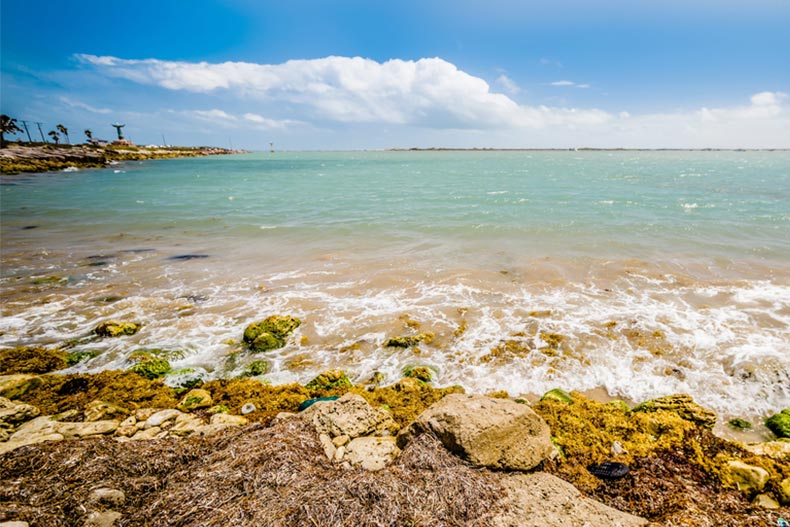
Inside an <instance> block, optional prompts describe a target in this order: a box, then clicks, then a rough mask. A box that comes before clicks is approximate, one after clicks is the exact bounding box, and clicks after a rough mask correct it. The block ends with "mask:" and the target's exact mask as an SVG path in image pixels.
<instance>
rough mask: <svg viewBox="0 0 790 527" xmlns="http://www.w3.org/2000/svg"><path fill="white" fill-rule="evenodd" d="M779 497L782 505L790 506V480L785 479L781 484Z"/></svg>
mask: <svg viewBox="0 0 790 527" xmlns="http://www.w3.org/2000/svg"><path fill="white" fill-rule="evenodd" d="M777 497H778V498H779V501H780V502H781V503H782V505H790V478H785V479H783V480H782V481H781V482H780V483H779V493H778V494H777Z"/></svg>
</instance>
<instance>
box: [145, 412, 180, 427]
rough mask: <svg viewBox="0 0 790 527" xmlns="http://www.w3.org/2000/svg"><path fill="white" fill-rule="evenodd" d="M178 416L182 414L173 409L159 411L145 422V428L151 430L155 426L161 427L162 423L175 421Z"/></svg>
mask: <svg viewBox="0 0 790 527" xmlns="http://www.w3.org/2000/svg"><path fill="white" fill-rule="evenodd" d="M179 415H182V412H180V411H178V410H175V409H173V408H169V409H167V410H161V411H159V412H156V413H155V414H153V415H152V416H151V417H149V418H148V419H146V420H145V428H151V427H155V426H158V427H161V426H162V425H163V424H164V423H166V422H167V421H171V420H173V419H175V418H176V417H178V416H179Z"/></svg>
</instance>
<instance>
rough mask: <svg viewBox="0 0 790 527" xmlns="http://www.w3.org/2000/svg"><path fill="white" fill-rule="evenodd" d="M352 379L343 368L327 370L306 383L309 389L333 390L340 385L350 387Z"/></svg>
mask: <svg viewBox="0 0 790 527" xmlns="http://www.w3.org/2000/svg"><path fill="white" fill-rule="evenodd" d="M350 386H351V381H349V380H348V376H346V373H345V372H344V371H342V370H327V371H325V372H322V373H321V374H319V375H318V377H316V378H315V379H313V380H312V381H310V382H308V383H307V384H305V388H307V389H308V390H332V389H334V388H340V387H350Z"/></svg>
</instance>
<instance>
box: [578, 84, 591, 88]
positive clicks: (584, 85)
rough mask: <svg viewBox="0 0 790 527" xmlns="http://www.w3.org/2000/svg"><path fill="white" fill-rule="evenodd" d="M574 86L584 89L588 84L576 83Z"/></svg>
mask: <svg viewBox="0 0 790 527" xmlns="http://www.w3.org/2000/svg"><path fill="white" fill-rule="evenodd" d="M576 87H577V88H585V89H586V88H589V87H590V85H589V84H577V85H576Z"/></svg>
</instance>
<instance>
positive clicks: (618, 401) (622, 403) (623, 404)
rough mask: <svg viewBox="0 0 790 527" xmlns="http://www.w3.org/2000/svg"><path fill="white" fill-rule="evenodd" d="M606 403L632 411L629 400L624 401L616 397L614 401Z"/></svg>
mask: <svg viewBox="0 0 790 527" xmlns="http://www.w3.org/2000/svg"><path fill="white" fill-rule="evenodd" d="M606 404H608V405H609V406H613V407H615V408H619V409H621V410H623V411H624V412H630V411H631V407H630V406H629V405H628V403H627V402H625V401H623V400H622V399H615V400H613V401H609V402H608V403H606Z"/></svg>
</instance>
